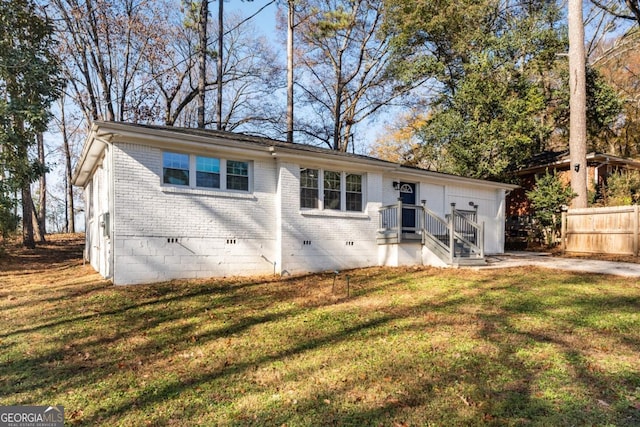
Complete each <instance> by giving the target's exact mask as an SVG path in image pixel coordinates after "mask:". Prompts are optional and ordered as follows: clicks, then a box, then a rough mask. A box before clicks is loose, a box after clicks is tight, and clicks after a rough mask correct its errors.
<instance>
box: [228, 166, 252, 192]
mask: <svg viewBox="0 0 640 427" xmlns="http://www.w3.org/2000/svg"><path fill="white" fill-rule="evenodd" d="M227 190H242V191H249V163H247V162H239V161H237V160H227Z"/></svg>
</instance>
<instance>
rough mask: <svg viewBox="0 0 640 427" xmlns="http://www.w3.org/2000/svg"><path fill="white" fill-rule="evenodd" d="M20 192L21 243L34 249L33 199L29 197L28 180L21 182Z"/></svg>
mask: <svg viewBox="0 0 640 427" xmlns="http://www.w3.org/2000/svg"><path fill="white" fill-rule="evenodd" d="M21 194H22V244H23V245H24V246H25V247H27V248H29V249H35V247H36V241H35V239H34V236H33V199H32V198H31V185H30V184H29V182H28V181H27V182H23V183H22V188H21Z"/></svg>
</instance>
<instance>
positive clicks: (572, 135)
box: [568, 0, 587, 208]
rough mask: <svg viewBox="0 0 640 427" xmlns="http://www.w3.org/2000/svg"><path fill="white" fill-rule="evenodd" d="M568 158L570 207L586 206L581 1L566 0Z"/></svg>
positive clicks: (584, 80)
mask: <svg viewBox="0 0 640 427" xmlns="http://www.w3.org/2000/svg"><path fill="white" fill-rule="evenodd" d="M568 19H569V91H570V94H569V96H570V98H569V108H570V112H569V114H570V115H569V158H570V160H571V169H570V174H571V189H572V190H573V192H574V193H576V194H577V196H576V197H575V198H574V199H573V201H572V203H571V206H572V207H573V208H586V207H587V90H586V64H585V62H586V61H585V48H584V23H583V21H582V0H569V13H568Z"/></svg>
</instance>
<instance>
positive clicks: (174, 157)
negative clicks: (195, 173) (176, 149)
mask: <svg viewBox="0 0 640 427" xmlns="http://www.w3.org/2000/svg"><path fill="white" fill-rule="evenodd" d="M162 182H164V183H165V184H175V185H189V155H188V154H181V153H170V152H165V153H164V155H163V156H162Z"/></svg>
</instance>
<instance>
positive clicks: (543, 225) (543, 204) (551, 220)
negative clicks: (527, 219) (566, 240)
mask: <svg viewBox="0 0 640 427" xmlns="http://www.w3.org/2000/svg"><path fill="white" fill-rule="evenodd" d="M575 196H576V194H575V193H574V192H573V191H572V190H571V188H570V187H569V186H568V185H565V184H563V183H562V181H561V180H560V178H559V177H558V176H557V175H556V173H555V171H554V172H553V174H550V173H549V171H548V170H547V171H546V172H545V174H544V175H543V176H540V177H536V185H535V187H534V188H533V190H531V191H527V197H528V198H529V200H530V201H531V207H532V208H533V213H532V216H533V224H532V225H533V230H534V232H536V233H537V234H538V235H540V236H542V238H543V239H544V242H545V244H546V245H547V246H549V247H550V246H552V245H553V244H555V242H556V240H557V237H558V235H559V231H560V220H561V218H562V216H561V211H562V208H563V206H566V205H568V204H569V203H570V202H571V200H572V199H573V198H574V197H575Z"/></svg>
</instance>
